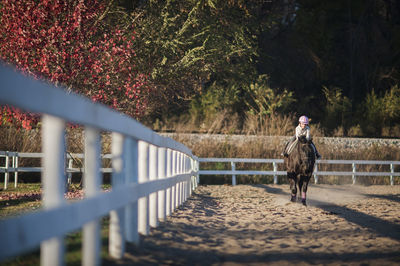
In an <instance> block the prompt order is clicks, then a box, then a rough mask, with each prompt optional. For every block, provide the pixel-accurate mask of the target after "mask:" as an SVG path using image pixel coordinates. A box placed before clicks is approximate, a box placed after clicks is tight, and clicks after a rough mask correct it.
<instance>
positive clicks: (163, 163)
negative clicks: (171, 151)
mask: <svg viewBox="0 0 400 266" xmlns="http://www.w3.org/2000/svg"><path fill="white" fill-rule="evenodd" d="M166 155H167V149H166V148H162V147H160V148H158V179H165V177H166V176H167V156H166ZM165 198H166V190H165V189H162V190H160V191H159V192H158V219H160V221H164V220H165V217H166V203H165Z"/></svg>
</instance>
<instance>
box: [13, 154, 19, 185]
mask: <svg viewBox="0 0 400 266" xmlns="http://www.w3.org/2000/svg"><path fill="white" fill-rule="evenodd" d="M13 158H15V161H13V163H14V166H13V167H14V168H15V173H14V187H15V188H16V187H17V186H18V152H16V153H15V156H14V157H13Z"/></svg>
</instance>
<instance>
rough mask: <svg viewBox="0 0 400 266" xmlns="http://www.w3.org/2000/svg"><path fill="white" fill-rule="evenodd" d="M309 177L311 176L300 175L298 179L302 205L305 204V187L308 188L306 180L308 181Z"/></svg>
mask: <svg viewBox="0 0 400 266" xmlns="http://www.w3.org/2000/svg"><path fill="white" fill-rule="evenodd" d="M310 177H311V176H301V177H300V180H301V183H302V187H301V188H300V191H301V202H302V203H303V205H307V204H306V195H307V188H308V182H309V181H310Z"/></svg>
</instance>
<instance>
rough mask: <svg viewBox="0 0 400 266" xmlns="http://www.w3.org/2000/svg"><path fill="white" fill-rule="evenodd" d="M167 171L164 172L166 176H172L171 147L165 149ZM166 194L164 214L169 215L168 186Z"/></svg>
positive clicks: (169, 192)
mask: <svg viewBox="0 0 400 266" xmlns="http://www.w3.org/2000/svg"><path fill="white" fill-rule="evenodd" d="M166 163H167V169H166V171H167V173H166V177H167V178H169V177H171V176H172V168H173V167H172V150H171V149H167V162H166ZM166 193H167V195H166V197H165V203H166V206H165V212H166V215H167V216H169V215H171V208H172V187H168V188H167V191H166Z"/></svg>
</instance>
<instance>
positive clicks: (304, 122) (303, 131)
mask: <svg viewBox="0 0 400 266" xmlns="http://www.w3.org/2000/svg"><path fill="white" fill-rule="evenodd" d="M301 136H305V137H306V139H307V140H308V141H311V146H312V147H313V149H314V152H315V156H316V157H317V159H320V158H321V155H320V154H319V153H318V151H317V148H316V147H315V145H314V143H313V142H312V140H311V135H310V127H309V126H308V117H307V116H305V115H303V116H301V117H300V118H299V125H298V126H297V127H296V135H295V136H293V137H292V138H291V139H290V140H289V141H288V142H287V143H286V146H285V149H284V150H283V153H282V154H281V155H282V156H284V157H287V156H288V154H287V147H288V146H289V144H290V143H292V142H293V141H295V140H296V139H298V138H299V137H301Z"/></svg>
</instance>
